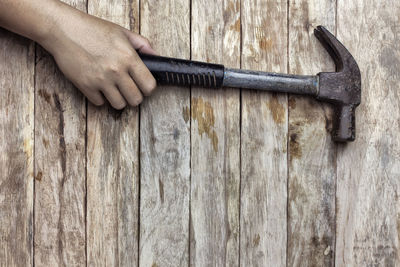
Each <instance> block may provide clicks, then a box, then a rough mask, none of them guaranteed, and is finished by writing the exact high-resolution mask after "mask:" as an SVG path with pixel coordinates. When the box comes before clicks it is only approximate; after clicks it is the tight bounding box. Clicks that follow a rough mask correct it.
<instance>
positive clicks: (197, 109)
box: [192, 98, 218, 152]
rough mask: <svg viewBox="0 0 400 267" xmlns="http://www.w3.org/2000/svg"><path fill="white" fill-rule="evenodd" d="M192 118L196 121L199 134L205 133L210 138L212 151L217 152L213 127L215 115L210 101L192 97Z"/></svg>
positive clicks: (216, 137) (216, 140)
mask: <svg viewBox="0 0 400 267" xmlns="http://www.w3.org/2000/svg"><path fill="white" fill-rule="evenodd" d="M192 118H193V120H196V121H197V123H198V131H199V134H200V135H203V134H206V135H207V136H208V138H210V140H211V143H212V145H213V148H214V151H215V152H218V136H217V133H216V132H215V130H214V129H213V128H214V124H215V116H214V110H213V108H212V106H211V103H210V102H207V101H206V102H205V101H203V99H202V98H193V99H192Z"/></svg>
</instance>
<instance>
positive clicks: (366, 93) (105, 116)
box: [0, 0, 400, 266]
mask: <svg viewBox="0 0 400 267" xmlns="http://www.w3.org/2000/svg"><path fill="white" fill-rule="evenodd" d="M66 2H68V3H71V4H73V5H74V6H76V7H77V8H80V9H81V10H86V7H88V11H89V13H91V14H93V15H96V16H100V17H103V18H105V19H108V20H111V21H113V22H116V23H118V24H120V25H122V26H124V27H127V28H131V29H132V30H134V31H139V30H140V32H141V33H142V34H143V35H145V36H146V37H148V38H149V39H150V40H151V42H152V43H153V45H154V47H155V48H156V50H158V51H159V53H160V54H162V55H165V56H176V57H180V58H190V57H192V58H193V59H196V60H205V61H209V62H218V63H224V64H226V65H227V66H228V67H236V68H237V67H242V68H249V69H257V70H265V71H277V72H290V73H297V74H315V73H316V72H319V71H321V70H322V71H331V70H333V69H334V66H333V63H332V61H331V60H330V59H329V56H328V55H327V53H326V52H325V51H324V50H323V48H322V47H321V45H320V44H318V41H317V40H316V38H315V37H314V35H313V33H312V31H313V28H314V27H315V26H317V25H318V24H324V25H326V26H327V27H328V29H330V30H331V31H332V32H334V33H335V32H336V31H337V34H338V37H339V39H340V40H341V41H342V42H343V43H344V44H345V46H346V47H348V48H349V50H350V52H351V53H352V54H353V55H354V56H355V57H356V60H357V61H358V63H359V65H360V68H361V73H362V75H363V90H362V104H361V106H360V108H359V110H358V111H357V140H356V141H355V142H354V143H352V144H347V145H336V144H334V143H332V141H331V139H330V133H329V131H330V128H331V122H330V118H331V115H330V113H331V110H330V108H329V106H327V105H325V104H321V103H317V102H315V101H313V100H311V99H307V98H302V97H295V96H289V99H288V97H287V96H286V95H275V94H270V93H266V92H250V91H248V90H244V91H243V92H242V93H240V91H238V90H232V89H226V90H220V91H213V90H205V89H199V88H192V90H191V91H190V89H189V88H176V87H160V88H158V90H157V91H156V93H155V94H154V95H153V96H152V97H150V98H147V99H145V101H144V103H143V104H142V106H141V107H140V108H128V109H126V110H124V111H122V112H116V111H114V110H112V109H111V108H109V107H103V108H97V107H94V106H92V105H91V104H88V105H86V103H85V100H84V98H83V96H82V94H80V93H79V92H78V91H77V90H76V89H75V88H74V87H73V86H72V85H71V84H70V83H69V82H68V81H67V80H66V79H65V78H64V77H63V75H62V74H61V73H60V72H59V70H58V69H57V68H56V66H55V64H54V62H53V60H52V58H51V56H50V55H49V54H47V53H46V52H45V51H43V50H42V49H41V48H40V47H39V46H37V49H36V64H35V47H34V45H33V43H32V42H30V41H28V40H26V39H24V38H21V37H17V36H16V35H14V34H11V33H8V32H6V31H5V30H0V133H1V139H0V266H30V265H33V264H35V265H37V266H59V265H73V266H83V265H88V266H92V265H107V266H108V265H109V266H115V265H124V266H139V265H140V266H187V265H199V266H208V265H215V266H221V265H226V266H237V265H242V266H333V265H336V266H398V265H400V254H399V251H400V248H399V247H400V238H399V236H400V219H399V218H400V215H399V214H400V211H399V207H400V205H399V197H398V192H399V190H400V188H399V187H400V182H399V181H400V163H399V162H400V133H399V129H400V115H399V114H400V98H399V90H398V84H399V83H400V54H399V51H400V27H399V26H398V25H399V18H398V14H400V4H399V3H398V1H395V0H386V1H378V0H366V1H363V0H355V1H350V2H345V1H331V0H323V1H316V0H312V1H305V0H293V1H271V0H258V1H250V0H241V1H239V0H224V1H211V0H173V1H156V0H142V1H139V0H135V1H130V0H114V1H107V0H88V2H86V0H68V1H67V0H66ZM86 4H87V6H86ZM139 18H140V21H139ZM139 22H140V25H139ZM240 63H241V64H240ZM288 100H289V101H288ZM139 110H140V111H139ZM139 115H140V116H139ZM35 178H36V179H35ZM336 180H337V181H336Z"/></svg>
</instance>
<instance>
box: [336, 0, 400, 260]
mask: <svg viewBox="0 0 400 267" xmlns="http://www.w3.org/2000/svg"><path fill="white" fill-rule="evenodd" d="M337 12H338V14H337V16H338V28H337V33H338V37H339V38H340V39H341V40H342V41H343V43H344V44H345V45H346V46H347V47H348V49H350V51H351V52H352V54H353V56H355V58H356V60H357V62H358V64H359V66H360V70H361V74H362V84H363V91H362V100H361V101H362V105H361V106H360V108H359V109H358V111H357V134H358V136H357V140H356V141H355V142H354V143H351V144H348V145H346V146H340V147H339V149H338V155H337V159H338V160H337V177H338V181H337V194H336V198H337V208H336V232H337V237H336V265H337V266H399V265H400V215H399V214H400V200H399V191H400V134H399V129H400V90H399V84H400V24H399V14H400V2H399V1H395V0H390V1H378V0H374V1H373V0H367V1H364V0H358V1H350V2H346V3H344V2H343V1H339V2H338V11H337ZM352 29H357V30H356V31H353V30H352Z"/></svg>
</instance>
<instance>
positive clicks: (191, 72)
mask: <svg viewBox="0 0 400 267" xmlns="http://www.w3.org/2000/svg"><path fill="white" fill-rule="evenodd" d="M139 56H140V58H141V59H142V61H143V62H144V64H145V65H146V66H147V68H148V69H149V70H150V71H151V73H152V74H153V76H154V78H155V79H156V80H157V82H158V83H159V84H166V85H178V86H191V85H193V86H199V87H208V88H220V87H222V84H223V80H224V66H223V65H218V64H210V63H205V62H197V61H190V60H184V59H177V58H168V57H160V56H153V55H145V54H139Z"/></svg>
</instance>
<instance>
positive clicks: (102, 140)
mask: <svg viewBox="0 0 400 267" xmlns="http://www.w3.org/2000/svg"><path fill="white" fill-rule="evenodd" d="M88 1H89V2H88V13H89V14H91V15H95V16H98V17H101V18H103V19H106V20H109V21H112V22H114V23H117V24H119V25H121V26H123V27H125V28H128V29H131V30H133V31H136V32H137V31H138V29H139V13H138V12H139V1H136V0H135V1H127V0H115V1H107V0H100V1H95V0H88ZM138 114H139V112H138V108H132V107H127V108H125V109H124V110H123V111H116V110H114V109H112V108H111V106H104V107H102V108H98V107H96V106H94V105H92V104H89V105H88V118H87V142H88V143H87V164H88V165H87V263H88V265H91V266H92V265H94V266H103V265H104V266H117V265H118V266H134V265H137V263H138V242H139V240H138V238H139V232H138V215H139V214H138V209H139V116H138Z"/></svg>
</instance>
